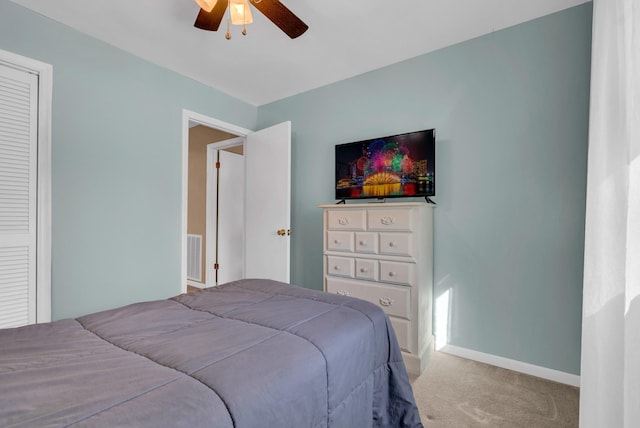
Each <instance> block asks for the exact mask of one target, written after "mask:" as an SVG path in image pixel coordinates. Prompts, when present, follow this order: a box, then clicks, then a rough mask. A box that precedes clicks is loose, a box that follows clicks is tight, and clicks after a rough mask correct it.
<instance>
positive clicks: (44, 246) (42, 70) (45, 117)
mask: <svg viewBox="0 0 640 428" xmlns="http://www.w3.org/2000/svg"><path fill="white" fill-rule="evenodd" d="M0 65H5V66H7V67H10V68H13V69H17V70H20V71H24V72H27V73H31V74H35V75H36V76H38V172H37V174H38V180H37V193H38V194H37V205H38V206H37V209H36V323H44V322H50V321H51V104H52V92H53V91H52V88H53V67H52V66H51V64H47V63H44V62H40V61H37V60H35V59H31V58H27V57H24V56H22V55H17V54H14V53H12V52H8V51H5V50H2V49H0ZM185 245H186V242H185Z"/></svg>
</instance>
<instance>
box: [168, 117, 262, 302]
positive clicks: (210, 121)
mask: <svg viewBox="0 0 640 428" xmlns="http://www.w3.org/2000/svg"><path fill="white" fill-rule="evenodd" d="M189 122H195V123H198V124H199V125H204V126H206V127H209V128H214V129H218V130H220V131H225V132H228V133H230V134H235V135H237V136H238V137H242V138H244V137H246V136H247V135H248V134H251V133H252V132H254V131H252V130H250V129H246V128H242V127H240V126H237V125H234V124H232V123H228V122H224V121H222V120H219V119H215V118H213V117H209V116H206V115H204V114H201V113H196V112H194V111H190V110H187V109H182V209H181V210H182V215H181V218H182V225H181V236H180V292H182V293H185V292H186V291H187V211H188V195H189V193H188V192H189ZM205 271H206V267H205ZM205 278H206V277H205ZM205 282H206V279H205Z"/></svg>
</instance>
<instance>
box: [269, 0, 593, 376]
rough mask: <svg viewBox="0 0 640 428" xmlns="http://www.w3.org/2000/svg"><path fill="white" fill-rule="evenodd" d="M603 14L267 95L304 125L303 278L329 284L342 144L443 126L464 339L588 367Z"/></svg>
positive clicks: (483, 347)
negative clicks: (586, 287) (326, 223)
mask: <svg viewBox="0 0 640 428" xmlns="http://www.w3.org/2000/svg"><path fill="white" fill-rule="evenodd" d="M591 10H592V5H591V3H587V4H584V5H581V6H577V7H574V8H571V9H568V10H565V11H562V12H559V13H556V14H553V15H549V16H546V17H543V18H540V19H537V20H534V21H530V22H527V23H524V24H521V25H518V26H515V27H511V28H508V29H505V30H502V31H497V32H494V33H492V34H489V35H486V36H483V37H479V38H476V39H474V40H470V41H467V42H464V43H460V44H457V45H455V46H451V47H448V48H445V49H441V50H439V51H436V52H433V53H430V54H427V55H423V56H420V57H417V58H413V59H410V60H407V61H404V62H401V63H398V64H395V65H392V66H389V67H386V68H382V69H379V70H376V71H373V72H370V73H367V74H363V75H360V76H357V77H354V78H351V79H348V80H344V81H341V82H338V83H335V84H332V85H329V86H325V87H322V88H319V89H317V90H313V91H310V92H306V93H303V94H300V95H296V96H293V97H290V98H287V99H284V100H281V101H278V102H274V103H272V104H268V105H264V106H261V107H260V108H259V110H258V124H259V127H264V126H267V125H270V124H273V123H277V122H281V121H283V120H291V122H292V132H293V139H292V141H293V148H292V156H293V158H292V159H293V171H292V180H293V183H292V184H293V186H292V192H293V198H292V200H293V205H292V236H291V240H292V251H291V253H292V255H293V256H292V282H293V283H297V284H301V285H304V286H306V287H309V288H315V289H321V287H322V216H321V213H320V210H319V209H318V208H316V206H317V205H318V204H320V203H328V202H329V203H330V202H332V201H333V179H334V178H333V173H334V169H333V148H334V145H335V144H339V143H346V142H350V141H356V140H361V139H366V138H372V137H376V136H383V135H391V134H394V133H401V132H408V131H415V130H419V129H425V128H432V127H435V128H436V132H437V142H436V151H437V155H436V175H437V196H436V197H435V198H434V199H435V201H436V202H437V204H438V206H437V208H436V209H435V211H434V212H435V220H434V222H435V225H434V234H435V243H434V249H435V250H434V251H435V259H434V263H435V272H434V282H435V290H434V294H435V296H434V297H435V298H437V297H439V296H440V295H442V294H443V293H444V292H446V291H447V290H449V291H450V296H451V306H450V321H449V323H448V331H449V343H450V344H452V345H456V346H460V347H463V348H467V349H471V350H476V351H480V352H485V353H489V354H493V355H497V356H502V357H506V358H510V359H514V360H518V361H523V362H526V363H530V364H535V365H538V366H542V367H547V368H551V369H555V370H559V371H562V372H567V373H573V374H579V373H580V335H581V311H582V268H583V246H584V216H585V193H586V165H587V164H586V158H587V131H588V106H589V78H590V76H589V70H590V52H591V47H590V40H591ZM437 322H439V320H436V323H437Z"/></svg>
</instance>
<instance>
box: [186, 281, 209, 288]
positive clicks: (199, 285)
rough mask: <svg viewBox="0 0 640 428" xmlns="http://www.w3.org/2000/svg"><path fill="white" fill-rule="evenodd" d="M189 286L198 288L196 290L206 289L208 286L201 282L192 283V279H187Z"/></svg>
mask: <svg viewBox="0 0 640 428" xmlns="http://www.w3.org/2000/svg"><path fill="white" fill-rule="evenodd" d="M187 285H190V286H192V287H196V288H206V286H207V284H203V283H201V282H196V281H192V280H190V279H187Z"/></svg>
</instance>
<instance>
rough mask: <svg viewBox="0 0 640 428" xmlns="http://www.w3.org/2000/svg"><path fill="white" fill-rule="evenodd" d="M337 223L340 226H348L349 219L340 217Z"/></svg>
mask: <svg viewBox="0 0 640 428" xmlns="http://www.w3.org/2000/svg"><path fill="white" fill-rule="evenodd" d="M338 223H340V224H341V225H342V226H345V225H347V224H349V217H340V218H339V219H338Z"/></svg>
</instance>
